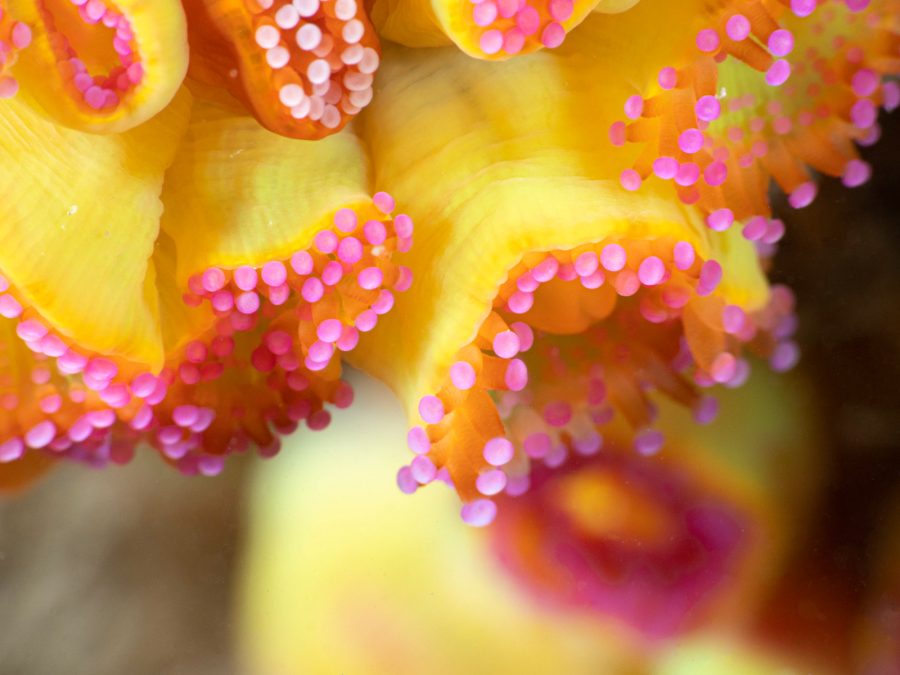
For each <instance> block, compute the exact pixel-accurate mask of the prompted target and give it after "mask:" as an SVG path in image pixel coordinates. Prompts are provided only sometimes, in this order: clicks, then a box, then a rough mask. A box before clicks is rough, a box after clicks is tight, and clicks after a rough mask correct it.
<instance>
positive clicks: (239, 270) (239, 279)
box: [0, 192, 412, 475]
mask: <svg viewBox="0 0 900 675" xmlns="http://www.w3.org/2000/svg"><path fill="white" fill-rule="evenodd" d="M393 211H394V202H393V199H392V198H391V197H390V196H389V195H387V194H386V193H383V192H381V193H377V194H376V195H375V196H374V197H373V199H372V202H371V203H370V204H363V205H360V206H358V207H357V208H356V210H353V209H349V208H344V209H340V210H338V211H337V212H335V213H334V215H333V218H332V223H331V225H330V227H327V228H325V229H322V230H321V231H319V232H318V233H317V234H316V236H315V237H314V240H313V242H312V244H311V246H310V248H309V249H306V250H298V251H296V252H295V253H293V254H292V255H288V256H287V257H286V258H284V259H277V260H269V261H266V262H262V263H259V264H253V265H244V266H240V267H236V268H234V269H226V268H220V267H215V268H209V269H207V270H204V271H203V272H202V273H201V274H198V275H196V276H193V277H191V278H190V280H189V281H188V288H187V289H186V292H185V293H184V298H183V300H184V302H185V304H186V305H187V307H186V308H184V310H185V311H188V312H193V313H194V314H193V315H192V317H191V319H190V321H192V322H194V325H195V326H196V328H195V329H193V330H194V334H195V335H197V334H198V333H199V337H193V338H190V339H188V340H187V341H185V342H183V344H173V345H171V347H170V349H168V350H167V351H168V352H169V357H168V359H167V362H166V365H165V367H164V368H163V369H162V371H161V372H158V373H152V372H149V371H147V370H146V369H145V368H141V367H139V366H136V365H135V364H133V363H128V362H124V361H122V360H117V359H115V358H114V357H110V356H104V355H99V354H90V353H86V352H83V351H82V350H80V349H79V348H78V347H77V345H69V344H68V341H67V340H66V339H65V338H64V337H62V336H60V335H59V334H58V333H56V332H54V331H51V330H49V329H48V328H47V326H46V324H45V323H44V322H43V321H42V320H41V319H40V317H39V315H38V314H37V312H36V311H35V310H34V309H33V308H30V307H23V304H22V303H21V302H20V300H18V299H17V298H16V295H15V293H14V289H12V288H11V287H10V285H9V283H8V282H7V281H6V280H5V279H4V278H3V277H0V316H2V317H4V318H5V319H6V320H3V319H0V328H5V329H6V330H7V331H8V333H9V335H5V336H2V337H3V338H4V339H3V340H0V350H2V351H0V461H2V462H12V461H15V460H20V459H22V457H23V455H24V454H25V453H26V452H27V451H29V450H30V451H34V452H40V453H44V454H47V455H49V456H51V457H68V458H70V459H77V460H83V461H86V462H88V463H90V464H93V465H103V464H105V463H108V462H110V461H112V462H117V463H122V462H126V461H128V460H129V459H130V458H131V456H132V454H133V451H134V446H135V445H136V444H137V443H138V442H140V441H149V442H150V443H151V444H152V445H154V446H155V447H156V448H157V449H158V450H159V451H160V453H161V455H162V456H163V457H165V458H166V459H167V460H168V461H170V462H171V463H172V464H173V465H175V466H176V467H177V468H178V469H179V470H180V471H182V472H183V473H187V474H194V473H198V472H199V473H204V474H207V475H212V474H215V473H218V472H219V471H220V470H221V469H222V466H223V462H224V458H225V456H226V455H227V454H229V453H233V452H242V451H244V450H245V449H247V448H248V447H249V446H250V445H251V444H255V445H256V446H258V447H259V450H260V454H262V455H263V456H271V455H274V454H275V453H277V451H278V449H279V447H280V442H279V439H278V435H279V434H286V433H290V432H292V431H293V430H294V429H296V428H297V426H298V425H299V424H300V423H301V422H302V421H305V422H306V425H307V426H308V427H309V428H311V429H313V430H318V429H322V428H324V427H326V426H327V425H328V423H329V422H330V413H329V412H328V411H327V410H326V409H325V407H324V406H325V404H327V403H331V404H333V405H335V406H337V407H339V408H340V407H346V406H348V405H350V403H351V402H352V398H353V392H352V389H351V388H350V386H349V385H348V384H347V383H346V382H344V381H342V380H341V379H340V375H341V363H340V361H341V357H340V354H341V353H343V352H347V351H350V350H352V349H353V348H354V347H355V346H356V343H357V341H358V339H359V334H360V333H361V332H367V331H370V330H372V329H373V328H374V327H375V325H376V324H377V323H378V319H379V316H381V315H382V314H384V313H386V312H388V311H390V309H391V308H392V306H393V301H394V296H393V294H394V293H395V292H401V291H404V290H406V289H407V288H408V287H409V284H410V282H411V274H410V272H409V270H408V269H406V268H405V267H402V266H400V265H397V264H395V263H394V262H393V261H392V256H393V254H394V252H396V251H398V250H399V251H405V250H408V249H409V247H410V246H411V243H412V222H411V220H410V219H409V217H408V216H405V215H403V214H397V215H396V216H394V217H392V216H391V213H392V212H393ZM162 236H163V239H164V241H162V243H161V244H160V246H161V247H162V248H166V247H167V246H171V245H173V244H172V242H170V241H169V242H168V243H167V242H166V241H165V235H162ZM164 328H165V327H164Z"/></svg>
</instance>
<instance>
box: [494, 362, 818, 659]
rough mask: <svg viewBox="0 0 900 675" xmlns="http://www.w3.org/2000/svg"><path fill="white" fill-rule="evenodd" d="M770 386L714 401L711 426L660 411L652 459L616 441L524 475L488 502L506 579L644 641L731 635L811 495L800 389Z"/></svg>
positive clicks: (756, 383) (813, 476) (779, 560)
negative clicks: (527, 480)
mask: <svg viewBox="0 0 900 675" xmlns="http://www.w3.org/2000/svg"><path fill="white" fill-rule="evenodd" d="M780 379H781V381H780V382H776V378H775V377H773V376H772V375H768V376H763V373H755V374H754V375H753V376H752V377H751V378H750V381H749V382H748V384H747V385H746V386H745V387H743V388H741V389H739V390H733V391H728V392H727V393H726V394H724V395H722V396H721V397H720V400H721V405H722V409H721V411H720V416H719V419H718V420H717V421H716V422H715V423H713V424H710V425H697V424H695V423H694V422H693V420H692V419H691V416H690V412H689V411H688V410H686V409H684V408H683V407H680V406H677V405H673V404H672V403H671V402H669V401H664V400H660V401H659V405H660V416H659V420H658V422H657V424H658V426H659V428H660V429H663V430H664V431H665V433H666V436H667V439H668V441H667V444H666V447H665V450H664V452H662V453H661V454H660V455H659V456H656V457H644V456H641V455H640V454H636V453H634V452H633V451H632V449H631V448H630V446H629V445H628V442H627V438H626V439H625V441H624V442H621V441H620V440H619V438H618V437H617V435H616V432H615V431H612V432H611V433H610V434H609V435H608V437H607V439H606V442H605V443H604V447H603V450H602V451H601V452H597V453H594V454H591V455H588V456H585V455H583V454H577V453H576V454H575V455H574V456H573V457H571V458H570V459H569V461H567V462H566V463H565V464H564V465H563V466H561V467H559V468H551V467H548V466H546V465H543V466H540V465H539V466H536V467H535V468H533V469H532V471H531V474H530V477H531V487H530V489H529V491H528V492H527V493H526V494H524V495H522V496H518V497H515V498H511V497H509V496H504V497H500V498H498V501H500V502H501V508H500V509H499V510H498V516H497V520H496V522H495V524H494V525H493V526H492V527H491V528H489V529H488V531H487V536H488V538H489V540H490V542H491V545H492V549H493V551H494V553H495V555H496V556H497V557H498V559H499V560H500V561H501V562H502V564H503V566H504V569H506V570H507V572H509V573H510V574H512V575H513V576H514V577H515V578H516V580H517V581H518V582H519V583H520V584H521V586H522V588H523V589H524V590H525V591H526V592H528V593H529V594H531V595H533V596H534V597H535V598H536V599H537V600H538V601H539V602H541V603H543V604H545V605H547V606H549V607H555V608H558V609H567V610H568V611H587V612H591V613H597V614H599V615H601V616H604V617H606V618H607V619H609V620H613V621H616V622H619V623H621V624H622V625H623V626H625V627H627V628H628V629H629V630H631V631H633V632H634V633H636V634H637V635H638V636H640V639H642V640H645V641H648V642H649V643H651V644H653V643H659V642H660V641H665V640H670V639H672V638H675V637H679V636H681V635H682V634H684V633H686V632H689V631H693V630H697V629H700V628H704V627H709V626H715V627H716V628H717V629H720V630H721V629H725V628H726V627H728V626H731V627H738V626H740V625H741V623H742V622H743V621H745V620H746V617H748V616H750V615H752V613H753V611H754V609H753V608H754V606H758V605H760V604H761V602H762V601H763V599H764V598H765V597H766V594H767V592H769V591H771V587H772V584H773V582H774V581H775V580H776V579H777V575H778V573H779V571H780V570H781V568H782V566H783V563H784V561H785V559H786V555H785V554H786V553H787V552H788V550H789V549H790V546H789V541H790V540H791V538H792V537H793V536H795V532H796V531H798V530H799V529H800V528H801V527H802V524H803V522H804V520H805V517H806V515H807V514H808V510H809V509H808V507H809V505H810V504H811V501H812V499H811V498H812V497H813V496H814V494H815V491H816V486H817V477H818V471H817V469H816V467H815V462H814V458H815V456H816V454H815V453H816V451H817V450H818V448H817V445H816V441H815V438H814V435H810V433H809V429H811V428H812V425H811V424H810V415H809V414H808V411H806V410H804V408H803V406H802V405H800V401H801V400H802V397H801V396H800V395H799V394H800V393H801V391H802V390H801V389H800V388H796V387H793V386H792V385H791V384H790V382H787V381H784V379H783V378H780ZM786 513H790V516H786V515H785V514H786Z"/></svg>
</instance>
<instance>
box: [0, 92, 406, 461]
mask: <svg viewBox="0 0 900 675" xmlns="http://www.w3.org/2000/svg"><path fill="white" fill-rule="evenodd" d="M195 91H197V92H200V93H198V94H197V95H191V94H190V93H189V92H188V91H187V90H182V92H181V93H180V94H179V95H178V96H177V97H176V99H175V100H174V101H173V103H172V104H171V105H170V106H168V107H167V108H166V109H165V110H164V111H163V112H162V113H160V114H159V115H157V116H156V117H154V118H153V119H152V120H151V121H150V122H148V123H145V124H144V125H141V126H138V127H136V128H135V129H133V130H131V131H129V132H126V133H122V134H115V135H113V134H111V135H103V136H96V135H92V134H87V133H84V132H80V131H75V130H72V129H69V128H66V127H62V126H57V125H56V124H54V123H52V122H50V121H48V120H47V119H45V118H44V117H43V116H42V115H41V114H40V113H38V112H36V110H35V107H34V106H33V105H32V103H31V100H30V99H29V98H28V96H26V95H24V94H20V95H19V96H16V97H15V98H14V99H12V100H11V101H9V102H7V103H6V104H5V105H4V106H3V108H2V109H0V126H2V133H0V155H2V162H3V164H4V165H5V166H11V165H13V164H14V165H15V166H16V167H17V171H16V173H15V175H13V174H11V173H9V172H6V173H4V174H3V176H2V181H3V185H2V192H3V193H4V194H7V195H15V196H16V198H15V199H6V200H4V203H3V206H2V207H0V211H2V216H0V238H2V239H3V241H4V243H5V245H4V248H3V252H0V338H2V342H0V462H2V463H4V464H8V463H17V462H20V461H23V460H24V461H29V462H30V461H32V460H31V459H30V457H31V456H34V455H43V456H46V457H50V458H57V457H68V458H71V459H77V460H82V461H85V462H87V463H90V464H93V465H103V464H106V463H108V462H110V461H112V462H124V461H127V460H128V459H129V458H130V456H131V453H132V452H133V450H134V447H135V445H136V444H137V443H139V442H141V441H147V442H150V443H152V444H153V445H155V446H156V447H157V448H158V449H159V451H160V453H161V454H162V455H163V456H164V457H165V458H166V459H167V460H168V461H169V462H171V463H172V464H174V465H176V466H177V467H178V468H179V469H180V470H181V471H183V472H185V473H197V472H202V473H207V474H211V473H216V472H218V471H219V470H220V469H221V467H222V461H223V459H224V457H225V455H227V454H228V453H231V452H237V451H242V450H243V449H245V448H246V447H247V446H248V445H250V444H253V445H256V446H258V447H259V449H260V452H261V453H262V454H264V455H270V454H273V453H275V452H277V450H278V436H279V434H283V433H288V432H290V431H292V430H293V429H295V428H296V427H297V425H298V424H300V423H301V422H304V421H305V422H306V424H307V426H308V427H310V428H312V429H320V428H322V427H324V426H325V425H327V424H328V422H329V418H330V414H329V413H328V411H327V410H326V409H325V408H324V406H325V404H326V403H333V404H334V405H336V406H338V407H345V406H347V405H349V403H350V402H351V399H352V391H351V390H350V389H349V387H348V385H347V384H346V383H344V382H342V381H341V379H340V374H341V367H340V363H341V358H342V354H343V353H345V352H347V351H349V350H352V349H353V348H354V346H355V345H356V342H357V340H358V339H359V335H360V333H364V332H366V331H370V330H372V328H374V327H375V325H376V324H377V323H378V321H379V319H380V317H381V316H382V315H383V314H384V313H386V312H387V311H389V310H390V309H391V306H392V305H393V293H394V292H395V291H399V290H403V289H404V288H406V287H407V286H408V285H409V283H410V277H409V271H408V270H406V269H404V268H402V267H399V266H398V265H396V264H395V263H393V262H392V257H393V254H394V252H395V251H397V250H398V249H400V250H406V249H408V248H409V246H410V244H411V235H412V223H411V221H410V219H409V217H408V216H405V215H403V214H395V213H394V212H395V205H394V202H393V199H392V198H391V197H390V196H389V195H387V194H386V193H383V192H375V191H374V190H373V189H372V187H373V186H372V179H371V176H370V173H369V171H368V168H367V164H368V162H367V159H366V155H365V150H364V148H363V146H362V144H361V142H360V141H359V139H358V138H357V137H356V136H355V135H354V134H353V133H352V132H350V131H349V130H348V131H346V132H343V133H341V134H337V135H335V136H332V137H330V138H329V139H327V140H324V141H320V142H311V141H294V140H291V139H287V138H284V137H281V136H277V135H275V134H272V133H270V132H268V131H266V130H265V129H263V128H262V127H260V126H259V125H258V124H257V123H256V121H255V120H254V119H253V118H251V117H249V116H247V115H246V114H244V113H243V111H242V110H241V107H240V106H239V105H238V104H237V103H236V102H234V101H232V100H230V98H229V97H228V96H227V95H224V94H222V93H221V92H215V91H213V92H210V91H208V90H206V89H205V88H203V87H201V86H199V85H198V86H196V87H195ZM206 96H208V97H206ZM217 97H218V98H217ZM34 461H35V462H38V463H40V462H39V460H34ZM17 471H18V469H15V468H13V469H10V470H9V471H7V470H6V469H4V473H9V474H10V475H13V474H14V473H16V472H17Z"/></svg>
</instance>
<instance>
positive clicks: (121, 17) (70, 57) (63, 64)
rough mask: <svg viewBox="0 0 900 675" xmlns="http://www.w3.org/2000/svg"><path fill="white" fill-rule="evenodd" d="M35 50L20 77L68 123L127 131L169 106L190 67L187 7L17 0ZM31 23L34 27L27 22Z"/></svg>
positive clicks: (21, 32)
mask: <svg viewBox="0 0 900 675" xmlns="http://www.w3.org/2000/svg"><path fill="white" fill-rule="evenodd" d="M9 4H10V6H11V7H12V9H11V11H10V13H11V14H12V15H14V16H15V17H16V18H18V19H19V21H21V22H24V23H22V24H20V25H19V27H17V30H18V35H13V36H12V37H13V38H14V39H15V40H16V41H18V42H19V43H20V44H16V45H15V46H17V47H19V46H22V45H26V46H27V45H28V44H30V45H31V47H30V49H28V50H27V52H25V54H23V55H22V57H21V58H20V59H18V61H19V63H18V64H17V66H16V71H17V77H18V78H19V79H20V80H21V81H22V83H23V86H24V87H25V88H26V89H27V90H28V93H29V96H31V97H33V98H35V99H36V100H37V101H38V102H39V103H40V106H41V107H42V108H43V109H44V111H45V112H46V113H47V114H49V115H50V116H51V117H53V118H55V119H57V120H59V121H60V122H62V123H63V124H65V125H66V126H68V127H71V128H75V129H81V130H84V131H92V132H95V133H107V132H122V131H127V130H129V129H131V128H133V127H135V126H137V125H139V124H141V123H143V122H146V121H147V120H148V119H150V118H151V117H152V116H154V115H155V114H157V113H158V112H160V111H161V110H162V109H163V108H165V107H166V105H168V104H169V103H170V102H171V101H172V99H173V98H174V97H175V94H176V93H177V91H178V88H179V87H180V86H181V82H182V80H183V78H184V74H185V72H186V70H187V40H186V27H185V20H184V11H183V10H182V7H181V4H180V3H179V2H177V1H176V0H159V2H153V3H147V2H141V1H140V0H116V1H115V2H107V1H105V0H34V1H32V0H28V1H26V0H11V1H10V3H9ZM26 24H27V26H26Z"/></svg>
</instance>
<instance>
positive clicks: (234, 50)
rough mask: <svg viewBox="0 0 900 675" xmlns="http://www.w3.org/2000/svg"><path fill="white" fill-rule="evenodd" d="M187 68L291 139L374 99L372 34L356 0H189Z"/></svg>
mask: <svg viewBox="0 0 900 675" xmlns="http://www.w3.org/2000/svg"><path fill="white" fill-rule="evenodd" d="M185 6H186V7H187V9H188V14H189V18H190V30H191V48H192V53H193V55H194V62H193V65H192V73H193V74H194V75H195V76H196V77H198V78H199V79H202V80H205V81H207V82H215V83H217V84H220V85H224V86H226V87H227V88H228V89H229V90H230V91H231V92H232V93H233V94H234V95H236V96H238V97H239V98H241V99H242V100H244V101H245V103H246V104H247V106H248V107H249V109H250V110H251V112H252V113H253V114H254V115H255V116H256V118H257V119H258V120H259V122H260V123H261V124H262V125H264V126H265V127H267V128H268V129H270V130H271V131H274V132H276V133H280V134H284V135H285V136H290V137H293V138H301V139H316V138H323V137H325V136H328V135H330V134H333V133H335V132H337V131H339V130H340V129H342V128H343V127H344V126H345V125H346V124H347V123H348V122H349V121H350V120H351V119H353V117H354V116H355V115H356V114H357V113H359V112H360V111H361V110H362V109H363V108H365V107H366V106H367V105H368V104H369V101H371V99H372V82H373V79H374V77H375V73H376V71H377V70H378V65H379V63H380V53H381V52H380V47H379V41H378V36H377V34H376V33H375V30H374V28H373V27H372V25H371V23H370V22H369V18H368V15H367V11H366V8H365V7H364V6H363V4H362V3H361V2H360V3H357V2H356V0H322V1H321V2H320V1H319V0H304V1H302V2H301V1H299V0H297V1H295V2H285V1H283V0H278V1H273V0H252V1H251V2H244V1H243V0H188V1H187V2H185Z"/></svg>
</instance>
